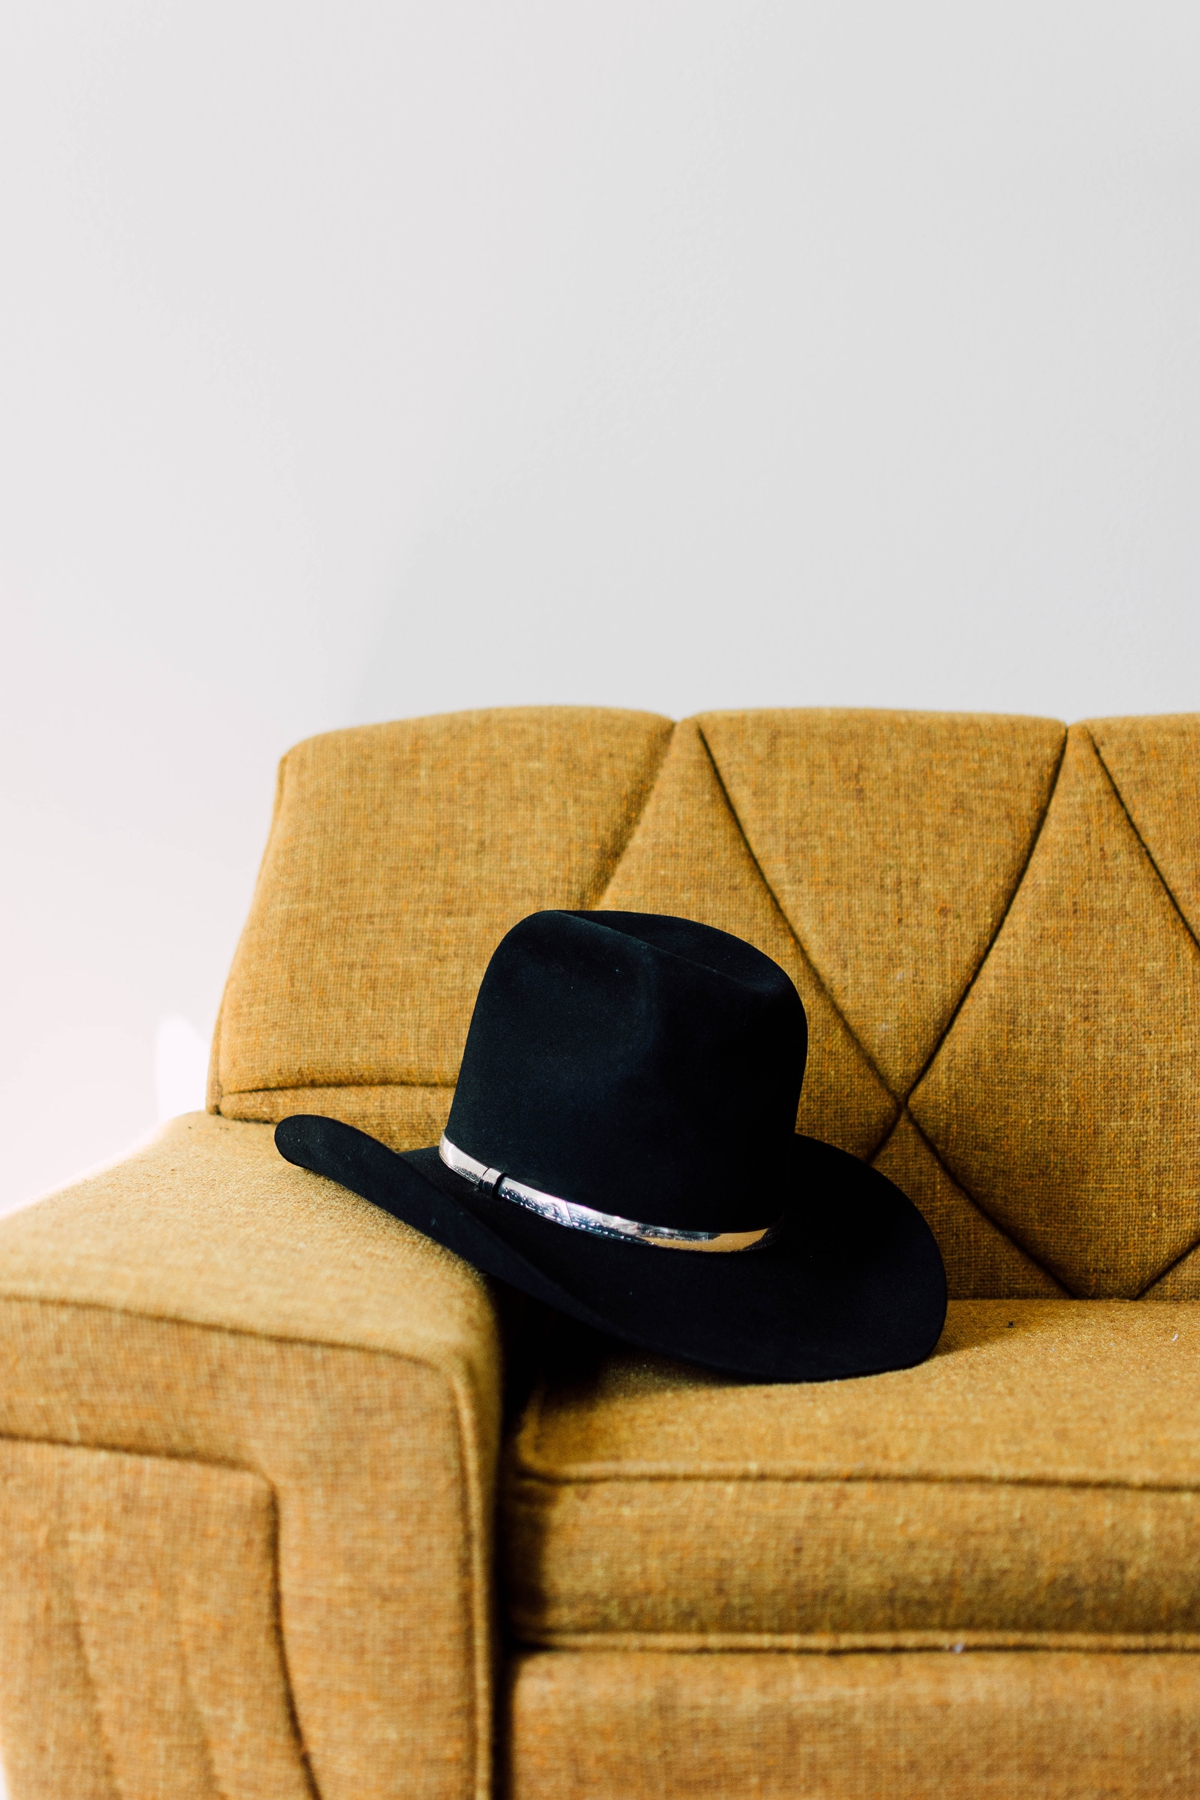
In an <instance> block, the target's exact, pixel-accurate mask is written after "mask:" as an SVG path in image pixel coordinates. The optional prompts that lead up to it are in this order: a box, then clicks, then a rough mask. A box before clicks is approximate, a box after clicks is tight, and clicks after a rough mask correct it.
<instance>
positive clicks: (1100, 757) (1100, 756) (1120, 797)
mask: <svg viewBox="0 0 1200 1800" xmlns="http://www.w3.org/2000/svg"><path fill="white" fill-rule="evenodd" d="M1079 729H1080V730H1081V731H1087V735H1088V740H1089V742H1090V743H1091V746H1092V749H1093V750H1094V751H1095V753H1096V761H1097V762H1098V763H1099V764H1100V767H1101V769H1102V770H1103V771H1104V774H1105V776H1106V777H1107V779H1108V785H1109V786H1110V787H1111V789H1112V791H1113V794H1114V796H1115V798H1116V802H1117V805H1118V806H1119V807H1120V808H1121V811H1122V812H1123V813H1124V815H1125V818H1126V821H1127V823H1128V825H1129V829H1130V831H1132V833H1133V835H1134V837H1135V838H1136V839H1137V841H1138V843H1139V844H1140V846H1141V848H1142V851H1143V853H1144V855H1145V858H1146V861H1147V862H1148V863H1149V864H1150V867H1151V868H1152V869H1153V871H1154V873H1155V875H1157V877H1158V879H1159V882H1160V883H1161V885H1162V890H1163V893H1164V894H1165V895H1166V896H1167V899H1168V900H1169V901H1170V902H1171V905H1172V906H1173V907H1174V909H1175V912H1176V914H1177V916H1178V919H1179V923H1180V924H1181V925H1182V926H1183V929H1184V930H1185V931H1186V932H1187V934H1188V936H1189V938H1190V939H1191V940H1192V943H1193V944H1194V945H1195V947H1196V949H1197V951H1200V937H1198V936H1197V935H1196V933H1195V931H1193V929H1192V927H1191V925H1190V924H1189V923H1188V918H1187V914H1186V913H1185V912H1184V910H1183V908H1182V906H1180V904H1179V902H1178V900H1177V899H1176V898H1175V894H1174V890H1173V889H1172V887H1171V884H1170V882H1169V881H1168V880H1167V878H1166V876H1165V875H1164V874H1163V872H1162V870H1161V869H1160V868H1159V866H1158V863H1157V861H1156V860H1155V856H1154V853H1153V851H1152V850H1151V848H1150V846H1149V844H1148V843H1147V842H1146V840H1145V838H1144V837H1143V836H1142V834H1141V832H1140V831H1139V830H1138V828H1137V825H1136V824H1135V822H1134V817H1133V814H1132V813H1131V812H1130V810H1129V807H1128V806H1127V804H1126V802H1125V796H1124V794H1122V792H1121V790H1120V788H1119V787H1118V786H1117V781H1116V777H1115V776H1114V775H1113V772H1112V770H1111V769H1110V768H1109V766H1108V764H1107V763H1106V762H1105V760H1104V752H1103V751H1102V750H1101V748H1100V746H1099V744H1098V743H1097V742H1096V739H1095V737H1094V736H1093V734H1092V732H1091V730H1090V729H1089V728H1088V727H1087V726H1085V725H1081V726H1080V727H1079Z"/></svg>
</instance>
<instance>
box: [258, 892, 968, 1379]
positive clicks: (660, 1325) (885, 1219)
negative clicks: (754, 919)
mask: <svg viewBox="0 0 1200 1800" xmlns="http://www.w3.org/2000/svg"><path fill="white" fill-rule="evenodd" d="M806 1042H807V1027H806V1023H805V1017H804V1008H803V1006H802V1005H801V1002H800V996H799V995H798V994H797V992H796V990H795V988H794V987H793V985H792V983H791V981H790V980H789V979H788V977H787V975H785V973H784V972H783V970H782V969H781V968H779V966H778V965H777V964H776V963H774V962H772V961H771V959H770V957H768V956H764V955H763V954H762V952H761V951H759V950H755V949H754V948H753V947H752V946H751V945H750V944H746V943H743V942H742V940H741V939H740V938H736V937H731V936H730V935H729V933H728V932H724V931H716V930H714V929H713V928H712V927H711V926H708V925H697V924H695V923H694V922H693V921H692V920H690V919H674V918H668V917H663V916H661V915H659V914H655V913H617V912H541V913H534V914H532V915H531V916H530V917H529V918H527V919H523V920H522V921H521V923H520V924H519V925H516V926H514V927H513V929H512V930H511V931H510V932H509V933H508V935H507V936H506V937H505V938H504V939H503V941H502V942H501V944H500V945H499V947H498V949H497V950H496V952H495V954H494V956H493V957H492V960H491V962H490V963H489V965H488V968H487V972H486V974H485V975H484V978H483V983H482V986H481V987H480V990H479V997H478V999H477V1000H476V1003H475V1012H474V1016H473V1018H472V1020H471V1029H470V1032H469V1033H468V1036H467V1043H466V1048H465V1050H464V1052H463V1060H462V1070H461V1073H460V1075H459V1080H458V1088H457V1091H456V1093H455V1096H454V1104H453V1106H452V1107H451V1110H450V1118H449V1121H448V1123H447V1126H446V1131H445V1135H444V1136H443V1138H442V1141H441V1144H440V1145H439V1146H437V1147H435V1148H432V1149H428V1150H414V1151H409V1152H408V1153H406V1154H405V1155H396V1154H395V1153H394V1152H393V1151H391V1150H389V1149H388V1148H387V1146H386V1145H384V1144H381V1143H379V1142H378V1141H377V1140H376V1139H375V1138H371V1137H368V1136H367V1135H366V1134H365V1132H361V1131H356V1130H355V1129H354V1127H353V1126H350V1125H344V1124H341V1123H340V1122H339V1121H337V1120H335V1119H324V1118H315V1117H311V1116H304V1115H301V1116H299V1117H294V1118H290V1119H284V1120H283V1122H282V1123H281V1124H280V1125H279V1126H278V1127H277V1129H276V1132H275V1142H276V1144H277V1145H278V1146H279V1149H280V1151H281V1153H282V1154H283V1155H284V1156H285V1157H286V1158H287V1159H288V1161H289V1162H293V1163H298V1164H299V1165H300V1166H301V1167H302V1168H306V1169H312V1170H314V1171H315V1172H316V1173H317V1174H319V1175H325V1176H328V1177H329V1178H330V1179H331V1180H333V1181H337V1182H340V1183H341V1184H342V1185H343V1186H344V1187H348V1188H351V1189H352V1190H353V1191H354V1192H355V1193H356V1194H361V1195H362V1196H363V1197H364V1198H365V1199H367V1200H371V1201H374V1203H375V1204H376V1205H377V1206H381V1207H383V1208H384V1209H385V1210H386V1211H387V1212H390V1213H392V1214H394V1215H395V1217H396V1218H398V1219H403V1220H404V1221H405V1222H406V1223H407V1224H409V1225H414V1226H416V1228H417V1230H419V1231H423V1232H424V1233H425V1234H426V1236H427V1237H431V1238H434V1239H435V1240H436V1241H437V1242H438V1243H439V1244H444V1245H445V1246H446V1248H447V1249H449V1250H453V1251H455V1252H456V1253H457V1254H458V1255H459V1256H462V1257H464V1258H465V1259H466V1260H467V1261H468V1262H469V1263H472V1264H473V1265H474V1266H475V1267H476V1268H478V1269H482V1270H483V1271H484V1272H485V1273H486V1274H488V1275H492V1276H495V1277H497V1278H498V1279H499V1280H501V1281H504V1282H508V1283H510V1284H511V1285H512V1286H513V1287H516V1288H520V1289H521V1290H522V1291H523V1292H525V1293H526V1294H530V1295H532V1296H533V1297H534V1298H535V1299H537V1300H541V1301H545V1302H547V1303H548V1304H549V1305H550V1306H553V1307H556V1308H558V1309H559V1310H560V1311H562V1312H564V1313H568V1314H570V1315H572V1316H573V1317H574V1318H576V1319H579V1320H581V1321H582V1322H583V1323H584V1324H585V1325H590V1326H593V1327H595V1328H597V1329H599V1330H601V1331H603V1332H607V1333H610V1334H611V1335H613V1336H615V1337H618V1338H623V1339H625V1340H626V1341H627V1342H629V1343H631V1344H636V1345H639V1346H641V1347H642V1348H644V1349H647V1350H655V1351H659V1352H661V1353H663V1354H665V1355H668V1356H674V1357H680V1358H682V1359H684V1360H685V1361H688V1362H695V1363H701V1364H703V1365H705V1366H707V1367H708V1368H712V1369H719V1370H723V1371H725V1372H727V1373H730V1374H733V1375H739V1376H742V1377H746V1378H749V1379H752V1380H757V1381H829V1380H835V1379H837V1378H839V1377H842V1376H848V1375H869V1374H875V1373H877V1372H879V1371H881V1370H884V1369H902V1368H907V1367H910V1366H911V1365H912V1364H913V1363H918V1362H920V1361H921V1360H922V1359H923V1358H924V1357H926V1356H928V1355H929V1353H930V1351H931V1350H932V1349H933V1346H934V1345H935V1343H936V1342H937V1339H938V1336H939V1334H940V1332H941V1329H942V1322H943V1319H944V1317H945V1311H946V1277H945V1272H944V1270H943V1268H942V1259H941V1256H940V1255H939V1253H938V1248H937V1245H936V1243H935V1242H934V1239H933V1235H932V1233H931V1232H930V1230H929V1227H928V1225H926V1223H925V1221H924V1219H923V1218H922V1216H921V1214H920V1213H919V1212H918V1211H917V1209H916V1207H915V1206H913V1204H912V1203H911V1201H909V1200H907V1199H906V1198H905V1196H904V1195H903V1194H902V1193H901V1192H900V1190H899V1188H897V1187H895V1186H894V1185H893V1184H892V1182H890V1181H888V1180H887V1178H886V1177H885V1176H883V1175H881V1174H879V1172H878V1171H877V1170H875V1169H872V1168H870V1167H868V1165H867V1164H866V1163H862V1162H859V1161H858V1160H857V1159H856V1158H855V1157H853V1156H849V1155H847V1154H846V1152H845V1151H843V1150H835V1149H834V1148H833V1147H832V1146H831V1145H829V1144H822V1143H819V1142H818V1141H817V1140H816V1139H815V1138H808V1137H799V1136H797V1135H796V1133H795V1130H794V1124H795V1118H796V1106H797V1102H798V1100H799V1097H800V1084H801V1081H802V1080H803V1076H804V1062H805V1054H806Z"/></svg>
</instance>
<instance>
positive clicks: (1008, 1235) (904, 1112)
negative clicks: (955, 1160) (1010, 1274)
mask: <svg viewBox="0 0 1200 1800" xmlns="http://www.w3.org/2000/svg"><path fill="white" fill-rule="evenodd" d="M902 1119H907V1120H908V1122H909V1124H910V1125H911V1126H912V1128H913V1130H914V1131H915V1132H916V1134H917V1136H918V1137H919V1138H920V1140H921V1142H922V1143H923V1144H924V1145H925V1148H926V1149H927V1150H928V1151H929V1154H930V1155H931V1156H932V1157H933V1160H934V1161H935V1162H936V1164H937V1166H938V1168H939V1169H940V1170H941V1171H942V1173H943V1174H944V1175H945V1177H946V1179H947V1180H948V1181H951V1182H953V1183H954V1186H955V1187H956V1188H957V1189H958V1191H959V1193H960V1194H961V1195H962V1197H963V1199H964V1200H966V1202H967V1203H968V1205H970V1206H973V1207H974V1208H975V1211H976V1212H977V1213H979V1215H980V1216H981V1217H982V1218H984V1219H986V1220H987V1222H988V1224H989V1225H991V1226H992V1227H993V1229H994V1230H996V1231H998V1232H999V1233H1000V1236H1001V1237H1002V1238H1004V1239H1005V1241H1006V1242H1007V1243H1009V1244H1011V1245H1012V1247H1013V1249H1014V1250H1019V1251H1020V1253H1021V1255H1022V1256H1026V1257H1028V1258H1029V1261H1030V1262H1031V1263H1032V1264H1033V1266H1034V1268H1035V1269H1040V1270H1041V1272H1042V1274H1043V1275H1048V1276H1049V1277H1050V1279H1051V1281H1057V1282H1058V1285H1059V1287H1061V1288H1062V1290H1063V1294H1064V1296H1065V1298H1067V1299H1069V1300H1077V1299H1078V1298H1079V1295H1078V1294H1074V1293H1072V1291H1071V1289H1070V1288H1069V1287H1068V1286H1067V1284H1066V1282H1065V1281H1063V1279H1062V1277H1061V1276H1060V1275H1056V1274H1055V1273H1054V1270H1053V1269H1050V1268H1047V1266H1046V1264H1045V1263H1043V1262H1042V1261H1041V1260H1040V1258H1038V1257H1036V1256H1035V1255H1034V1254H1033V1252H1032V1251H1031V1250H1028V1249H1026V1247H1025V1245H1024V1244H1023V1243H1022V1242H1021V1240H1020V1239H1019V1238H1017V1237H1014V1236H1013V1234H1012V1232H1011V1231H1009V1230H1008V1228H1007V1226H1004V1225H1002V1224H1001V1223H1000V1221H999V1219H994V1218H993V1217H992V1215H991V1213H990V1212H989V1211H988V1209H987V1207H986V1206H984V1205H983V1203H982V1202H981V1201H979V1200H977V1199H976V1198H975V1196H974V1194H972V1193H970V1192H969V1191H968V1189H966V1188H965V1187H964V1186H963V1184H962V1182H961V1181H960V1180H959V1179H958V1176H957V1175H956V1174H955V1173H954V1171H953V1170H952V1169H951V1168H950V1166H949V1165H948V1163H947V1162H946V1161H945V1159H944V1158H943V1157H942V1155H941V1154H940V1153H939V1151H938V1147H937V1145H936V1144H935V1143H934V1142H933V1140H932V1138H930V1137H928V1136H927V1135H926V1134H925V1132H924V1131H922V1130H921V1127H920V1125H919V1124H918V1123H917V1121H916V1119H915V1118H914V1117H913V1115H912V1113H911V1111H910V1110H909V1108H908V1106H907V1104H905V1105H904V1106H903V1107H902V1108H901V1110H900V1113H899V1116H898V1117H897V1120H896V1124H895V1126H894V1127H893V1129H892V1131H890V1132H889V1133H888V1136H887V1137H886V1138H885V1139H884V1141H883V1143H882V1144H881V1145H880V1146H879V1149H878V1150H877V1151H876V1152H875V1154H876V1156H881V1155H882V1154H883V1151H884V1150H885V1149H886V1148H887V1145H888V1144H889V1143H890V1141H891V1139H892V1137H893V1136H894V1135H895V1132H896V1131H897V1130H899V1127H900V1122H901V1120H902ZM913 1204H914V1205H916V1202H915V1201H914V1202H913ZM918 1211H920V1208H918ZM964 1297H965V1296H964ZM976 1297H978V1296H976ZM997 1297H998V1298H1000V1299H1008V1298H1012V1299H1017V1298H1022V1297H1023V1296H1018V1295H1011V1296H1009V1295H999V1296H997ZM1045 1297H1046V1298H1050V1297H1051V1296H1049V1295H1047V1296H1045Z"/></svg>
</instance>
